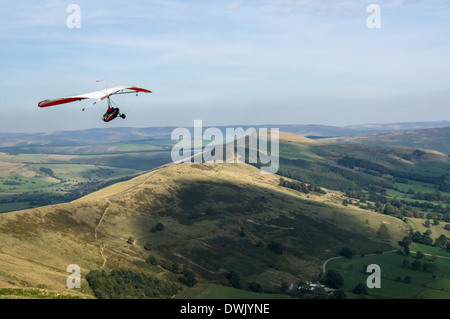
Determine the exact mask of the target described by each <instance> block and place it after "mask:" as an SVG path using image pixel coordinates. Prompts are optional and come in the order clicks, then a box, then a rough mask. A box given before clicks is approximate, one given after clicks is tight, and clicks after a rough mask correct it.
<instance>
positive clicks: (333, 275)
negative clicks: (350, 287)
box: [326, 269, 344, 289]
mask: <svg viewBox="0 0 450 319" xmlns="http://www.w3.org/2000/svg"><path fill="white" fill-rule="evenodd" d="M326 283H327V286H329V287H331V288H334V289H339V288H341V287H342V286H343V285H344V278H343V277H342V276H341V275H340V274H339V273H338V272H337V271H336V270H334V269H330V270H328V271H327V280H326Z"/></svg>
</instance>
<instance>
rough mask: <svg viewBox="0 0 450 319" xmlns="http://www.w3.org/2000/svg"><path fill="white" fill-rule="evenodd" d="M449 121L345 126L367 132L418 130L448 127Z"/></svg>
mask: <svg viewBox="0 0 450 319" xmlns="http://www.w3.org/2000/svg"><path fill="white" fill-rule="evenodd" d="M449 126H450V121H434V122H397V123H372V124H358V125H349V126H346V128H350V129H353V130H357V131H359V132H365V133H366V134H367V133H385V132H394V131H405V130H419V129H427V128H438V127H449Z"/></svg>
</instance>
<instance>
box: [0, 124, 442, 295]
mask: <svg viewBox="0 0 450 319" xmlns="http://www.w3.org/2000/svg"><path fill="white" fill-rule="evenodd" d="M173 144H174V143H173V141H171V140H170V139H168V138H167V137H164V136H160V137H158V136H152V137H151V138H149V139H148V138H146V139H143V140H135V141H127V142H120V143H113V142H109V143H104V144H103V143H102V144H95V143H94V144H86V145H78V146H77V147H72V146H64V145H61V143H60V144H59V145H47V146H45V147H43V146H42V145H34V146H29V145H28V146H26V147H25V148H24V146H23V145H22V146H21V145H16V146H12V145H9V146H8V150H7V151H8V152H4V153H2V154H1V156H0V158H1V165H2V166H1V170H0V174H1V176H0V177H1V179H0V186H1V190H0V192H1V193H2V194H0V195H1V196H2V197H1V199H2V200H1V201H0V203H1V204H0V207H1V209H2V211H3V212H4V213H2V214H0V237H1V240H2V243H3V245H2V246H1V247H0V255H1V258H0V297H2V298H20V297H25V298H46V296H47V297H48V298H106V297H108V294H105V291H110V295H109V297H116V298H123V297H126V296H125V295H120V294H119V293H118V292H117V287H116V288H114V287H108V286H107V282H108V281H109V282H112V281H111V280H109V279H108V278H109V277H108V276H109V274H110V273H111V272H112V271H114V270H117V271H119V270H120V271H122V270H123V271H132V272H133V273H132V274H131V275H130V274H128V273H126V272H121V273H117V274H116V276H124V277H123V278H124V279H123V280H124V281H123V283H125V282H126V280H129V279H126V278H130V276H134V275H133V274H141V275H139V276H150V277H145V278H144V277H142V278H141V279H140V280H149V281H150V282H153V283H154V284H155V286H154V287H164V289H162V288H161V289H159V288H158V289H157V288H153V290H152V292H151V293H149V292H147V291H146V290H144V289H143V290H139V291H134V292H133V291H129V292H127V294H129V295H128V297H130V296H134V297H135V298H137V296H141V297H142V296H148V297H150V296H153V297H155V296H159V297H158V298H172V297H174V298H177V297H178V298H203V297H207V298H208V297H211V298H213V297H214V296H240V297H242V298H251V296H253V297H256V296H257V297H256V298H260V297H261V298H263V297H270V298H292V297H294V298H305V297H308V296H305V295H298V294H293V293H292V291H289V289H288V288H289V287H290V286H291V285H292V284H294V285H296V284H297V283H299V282H302V283H304V282H316V281H318V280H319V279H320V278H323V275H324V274H323V270H322V266H323V264H324V262H325V261H326V260H328V259H329V258H332V257H336V256H340V255H341V253H342V250H343V249H349V250H351V251H352V254H353V256H354V257H353V258H351V259H347V258H340V259H336V260H335V261H331V262H330V263H328V265H327V270H328V269H338V270H339V271H340V272H342V273H343V274H344V277H345V278H344V279H345V285H344V286H343V288H342V289H344V291H345V293H346V294H347V296H348V297H350V298H358V297H360V296H358V295H355V294H353V293H352V289H353V288H354V287H353V286H352V285H353V283H355V284H356V279H351V278H360V279H361V278H362V277H361V276H364V274H362V275H354V274H353V273H352V272H350V273H349V274H350V275H346V274H347V271H348V270H351V269H353V267H359V266H357V265H358V263H359V262H360V261H359V258H362V259H364V258H369V255H373V254H375V256H378V258H381V259H378V260H377V262H379V263H380V265H381V266H382V264H383V263H384V262H385V261H384V260H385V259H386V260H387V259H388V258H389V259H391V258H392V257H391V256H393V254H395V252H394V253H391V254H381V253H382V252H388V251H393V250H394V251H396V250H400V251H401V249H402V247H401V246H399V245H398V242H399V241H401V240H402V239H403V238H404V237H405V236H411V237H412V238H413V239H414V240H415V242H414V245H422V246H420V247H421V248H420V249H421V250H422V251H423V250H424V248H426V247H432V246H433V245H436V243H437V242H438V241H437V239H439V238H441V239H442V238H443V237H442V236H444V237H445V238H446V242H444V243H441V244H442V245H443V246H442V245H441V246H442V248H441V250H442V251H440V252H439V253H434V254H436V255H439V256H441V255H445V254H446V248H445V247H446V246H445V245H446V244H447V242H448V241H447V238H448V237H450V231H449V230H448V227H447V226H448V223H449V222H450V219H449V217H450V211H449V203H448V201H447V200H448V198H449V196H450V193H449V189H448V185H450V175H449V174H448V172H450V162H449V157H448V156H447V155H446V154H443V153H440V152H437V151H430V150H426V149H420V150H419V149H417V148H407V147H384V146H371V145H362V144H347V143H345V144H344V143H336V142H335V141H329V140H324V139H309V138H305V137H303V136H299V135H296V134H292V133H285V132H283V133H280V168H279V171H278V173H277V174H261V173H260V170H259V165H260V164H254V165H249V164H245V163H226V164H217V163H184V164H173V163H171V162H170V149H171V145H173ZM417 233H419V234H418V235H417ZM414 235H416V236H415V237H414ZM357 256H359V257H357ZM365 256H367V257H365ZM373 258H375V257H373ZM427 258H431V257H427ZM344 260H345V261H346V264H339V263H338V262H340V261H344ZM353 262H355V266H349V265H350V264H352V263H353ZM431 262H433V261H430V263H431ZM448 263H449V260H446V259H439V265H438V266H437V269H436V270H435V272H434V273H433V272H430V273H429V276H428V277H427V276H422V277H421V278H422V279H420V280H426V281H427V282H428V283H429V286H430V287H433V286H436V285H437V286H438V285H439V284H438V282H448V281H449V280H450V279H449V277H448V272H446V271H445V269H447V267H448ZM70 264H77V265H79V266H80V268H81V274H82V277H81V278H82V280H81V288H80V289H67V287H66V279H67V276H68V275H69V274H68V273H67V272H66V268H67V266H68V265H70ZM397 264H398V267H400V266H401V265H400V264H399V263H397ZM329 267H331V268H329ZM382 267H383V266H382ZM386 267H387V268H389V269H393V270H392V271H394V273H395V272H398V269H397V270H395V269H396V268H395V267H394V266H386ZM355 269H356V268H355ZM384 269H386V268H384ZM384 273H385V272H383V274H384ZM88 274H91V275H90V276H89V275H88ZM94 275H95V276H94ZM136 276H137V275H136ZM358 276H359V277H358ZM389 276H391V277H392V276H393V275H389ZM432 276H434V278H433V277H432ZM366 277H367V275H366ZM88 278H91V280H92V281H91V282H89V281H88ZM92 278H95V280H96V281H95V282H96V284H93V282H94V281H93V280H94V279H92ZM131 278H133V277H131ZM136 278H137V277H136ZM349 278H350V279H349ZM393 278H394V279H395V277H393ZM361 280H362V279H361ZM389 280H393V279H392V278H391V279H389ZM430 280H431V281H430ZM120 282H121V281H118V283H117V285H120ZM403 285H404V284H403ZM418 285H420V283H418ZM400 287H402V286H400ZM403 288H405V289H407V288H408V286H405V285H404V286H403ZM443 289H444V290H443V296H446V293H447V291H448V287H447V286H445V287H443ZM397 290H398V291H399V292H398V293H395V291H397ZM401 290H402V289H399V288H398V287H397V288H395V289H394V290H392V291H393V292H392V291H390V292H382V291H381V290H380V291H378V293H376V294H370V293H369V295H368V297H375V298H377V297H386V298H404V297H419V296H422V295H421V294H419V293H416V294H413V295H405V294H404V292H403V291H401ZM111 291H115V292H114V294H113V295H111V294H112V292H111ZM384 291H386V290H384ZM436 291H437V290H432V291H431V290H430V292H429V293H430V294H435V293H436ZM116 293H117V294H116ZM134 294H136V295H134ZM146 294H150V295H146ZM255 294H256V295H255ZM427 295H428V293H427V294H424V295H423V296H425V297H426V296H427ZM309 297H311V296H309ZM316 297H317V296H316Z"/></svg>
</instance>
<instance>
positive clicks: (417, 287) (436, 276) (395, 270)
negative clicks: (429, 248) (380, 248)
mask: <svg viewBox="0 0 450 319" xmlns="http://www.w3.org/2000/svg"><path fill="white" fill-rule="evenodd" d="M438 253H442V251H440V252H438ZM443 255H446V256H443V257H446V258H442V257H436V258H433V257H431V256H425V257H423V258H421V259H418V258H417V257H416V254H415V253H412V254H411V255H410V256H405V255H400V254H398V253H396V252H391V253H385V254H380V255H373V256H365V257H361V256H354V257H353V258H351V259H348V258H344V257H342V258H339V259H335V260H332V261H330V262H329V263H328V265H327V270H329V269H335V270H337V271H338V272H339V274H340V275H341V276H342V277H343V278H344V285H343V287H342V288H341V289H343V290H344V291H345V292H346V294H347V296H348V298H395V299H408V298H418V299H421V298H433V299H435V298H439V299H449V298H450V257H449V255H450V254H449V253H448V252H445V251H444V253H443ZM436 256H441V255H436ZM405 260H406V261H408V262H409V265H411V264H412V263H413V262H414V261H420V262H421V263H422V264H424V263H427V264H430V265H433V266H434V267H435V270H434V271H431V270H428V271H424V270H413V269H412V268H411V267H405V266H404V265H403V263H404V261H405ZM370 264H376V265H379V266H380V270H381V288H371V289H369V288H368V289H367V291H368V293H367V294H366V295H357V294H354V293H353V292H352V291H353V289H354V288H355V286H356V285H357V284H360V283H362V284H366V281H367V278H368V277H369V275H370V274H369V273H366V272H364V267H365V266H368V265H370ZM408 276H409V277H410V278H411V282H409V283H407V282H405V278H406V277H408Z"/></svg>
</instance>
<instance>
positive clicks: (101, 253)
mask: <svg viewBox="0 0 450 319" xmlns="http://www.w3.org/2000/svg"><path fill="white" fill-rule="evenodd" d="M107 202H108V207H106V208H105V211H104V212H103V214H102V216H101V217H100V220H99V222H98V224H97V226H95V230H94V240H95V241H98V237H97V234H98V228H99V227H100V225H101V223H102V222H103V219H104V218H105V215H106V213H107V212H108V210H109V208H110V207H111V202H110V201H109V200H107ZM104 248H105V245H104V244H103V243H100V255H101V256H102V258H103V264H102V267H101V268H103V267H105V265H106V257H105V255H104V254H103V250H104Z"/></svg>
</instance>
